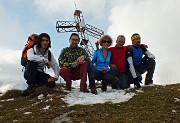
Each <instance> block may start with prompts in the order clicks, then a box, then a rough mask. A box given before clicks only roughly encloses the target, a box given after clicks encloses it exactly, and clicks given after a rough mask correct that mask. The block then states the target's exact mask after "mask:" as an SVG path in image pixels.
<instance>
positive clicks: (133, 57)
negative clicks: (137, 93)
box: [127, 33, 155, 89]
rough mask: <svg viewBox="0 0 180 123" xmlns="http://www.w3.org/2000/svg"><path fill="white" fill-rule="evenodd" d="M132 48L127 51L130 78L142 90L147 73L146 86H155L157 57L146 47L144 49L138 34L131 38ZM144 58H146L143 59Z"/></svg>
mask: <svg viewBox="0 0 180 123" xmlns="http://www.w3.org/2000/svg"><path fill="white" fill-rule="evenodd" d="M131 40H132V46H131V47H129V49H128V51H127V61H128V64H129V71H130V76H129V77H130V78H131V80H132V81H133V83H134V85H135V87H136V88H138V89H139V88H141V85H140V82H141V81H142V76H141V75H142V74H143V73H145V72H147V74H146V77H145V83H144V84H145V85H149V84H153V74H154V70H155V56H154V55H153V54H152V53H150V52H149V51H148V50H147V49H146V48H145V47H142V46H141V45H140V44H141V37H140V35H139V34H138V33H135V34H133V35H132V36H131ZM143 56H144V57H143Z"/></svg>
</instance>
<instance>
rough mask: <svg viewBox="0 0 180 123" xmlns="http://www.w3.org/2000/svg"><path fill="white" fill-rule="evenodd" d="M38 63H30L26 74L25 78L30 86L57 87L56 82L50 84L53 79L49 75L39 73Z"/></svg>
mask: <svg viewBox="0 0 180 123" xmlns="http://www.w3.org/2000/svg"><path fill="white" fill-rule="evenodd" d="M37 66H38V63H37V62H32V61H28V63H27V65H26V70H25V72H24V78H25V79H26V80H27V81H26V83H27V84H28V85H39V86H42V85H46V86H47V87H51V88H53V87H55V81H52V82H48V79H49V78H50V77H51V76H50V75H49V74H46V73H44V72H39V71H37Z"/></svg>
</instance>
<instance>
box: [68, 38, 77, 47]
mask: <svg viewBox="0 0 180 123" xmlns="http://www.w3.org/2000/svg"><path fill="white" fill-rule="evenodd" d="M69 42H70V44H71V46H72V47H77V46H78V44H79V37H78V36H76V35H73V36H71V39H69Z"/></svg>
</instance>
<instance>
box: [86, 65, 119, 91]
mask: <svg viewBox="0 0 180 123" xmlns="http://www.w3.org/2000/svg"><path fill="white" fill-rule="evenodd" d="M88 77H89V87H90V88H92V87H95V80H98V81H101V80H102V85H105V86H106V85H108V84H110V85H112V86H116V85H115V79H114V78H113V76H112V75H111V74H110V72H106V73H103V72H102V71H98V70H97V69H96V68H95V66H94V65H89V68H88Z"/></svg>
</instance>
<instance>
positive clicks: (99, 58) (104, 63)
mask: <svg viewBox="0 0 180 123" xmlns="http://www.w3.org/2000/svg"><path fill="white" fill-rule="evenodd" d="M110 58H111V52H110V51H109V50H108V56H107V57H106V58H104V55H103V51H102V48H101V49H99V50H96V51H95V52H94V54H93V58H92V61H91V64H95V65H96V69H97V70H99V71H103V68H106V72H108V71H109V69H110V68H109V65H110Z"/></svg>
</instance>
